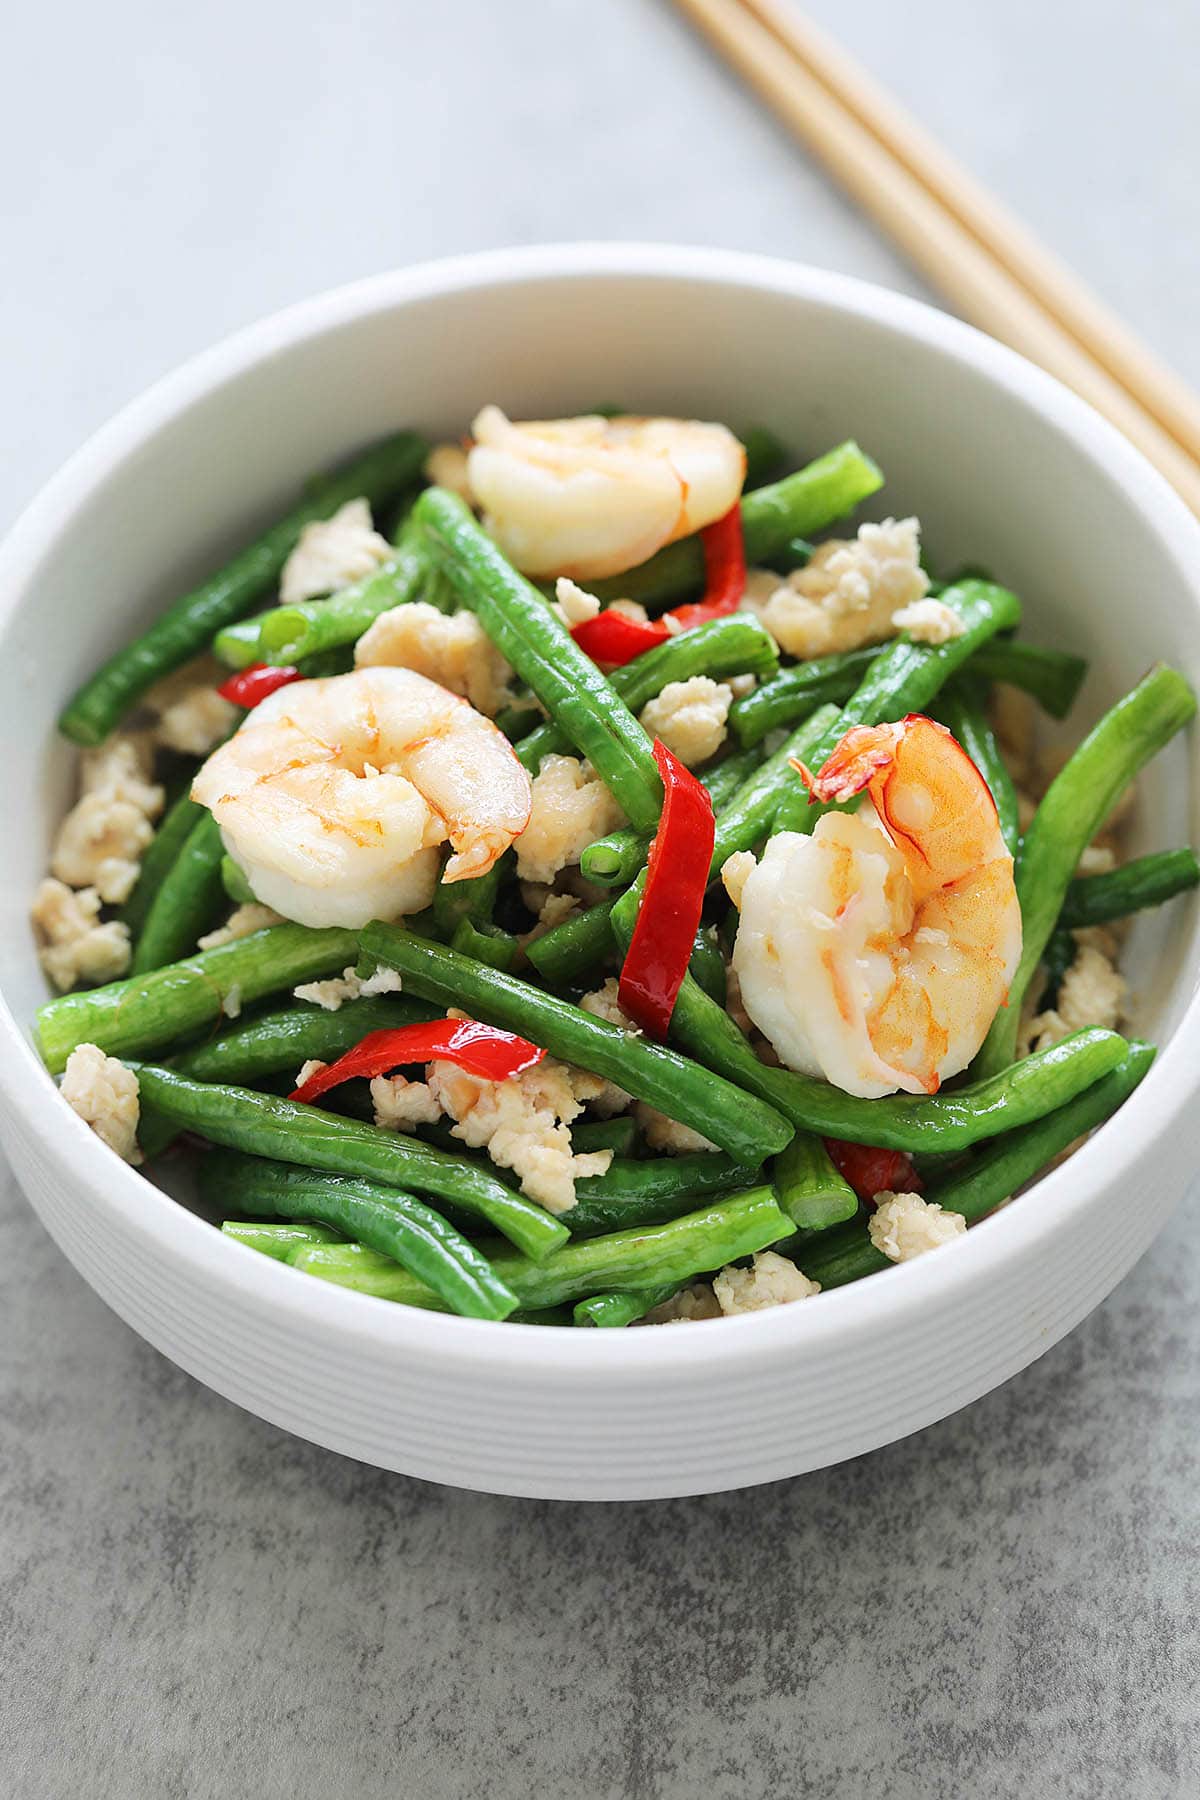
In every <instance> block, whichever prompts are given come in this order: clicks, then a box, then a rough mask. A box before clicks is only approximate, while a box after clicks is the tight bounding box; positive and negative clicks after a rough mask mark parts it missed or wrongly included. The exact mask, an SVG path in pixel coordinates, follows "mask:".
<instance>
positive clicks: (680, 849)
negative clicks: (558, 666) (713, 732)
mask: <svg viewBox="0 0 1200 1800" xmlns="http://www.w3.org/2000/svg"><path fill="white" fill-rule="evenodd" d="M654 760H655V762H656V763H657V764H658V772H659V774H660V775H661V776H662V781H663V809H662V817H661V818H660V819H659V822H658V830H657V831H656V832H655V834H654V842H653V843H652V844H651V846H650V856H649V859H648V863H647V869H646V892H645V894H644V895H643V896H642V906H641V911H640V912H639V913H638V919H637V924H636V925H635V926H634V929H633V937H632V938H631V939H630V943H629V949H628V952H627V953H626V956H625V963H624V966H623V968H622V970H621V980H620V984H619V988H618V995H619V998H620V1003H621V1006H622V1008H623V1010H624V1011H625V1012H626V1013H628V1015H629V1017H630V1018H631V1019H633V1020H634V1021H635V1023H637V1024H638V1025H640V1026H641V1027H642V1029H643V1031H646V1032H648V1033H649V1034H650V1036H651V1037H654V1038H658V1039H660V1040H661V1039H662V1038H665V1037H666V1035H667V1027H668V1026H669V1025H670V1023H671V1014H672V1013H673V1012H674V1010H675V1000H676V997H677V996H678V993H679V989H680V985H681V984H682V982H683V978H684V976H685V975H686V974H687V967H688V962H689V960H690V958H691V954H692V944H693V941H694V939H695V936H696V928H697V926H698V925H699V923H700V913H701V909H702V908H703V906H704V890H705V888H706V887H707V886H708V869H709V864H710V863H711V861H712V853H713V839H714V835H715V830H716V827H715V823H714V820H713V805H712V800H711V799H710V798H709V794H708V790H707V788H705V787H704V786H703V785H702V784H701V783H700V782H699V781H697V780H696V777H695V776H694V775H693V774H692V773H691V772H690V770H688V769H685V768H684V766H683V764H682V763H681V762H680V761H679V759H678V757H675V756H672V754H671V752H670V751H669V750H668V749H667V747H666V745H665V744H663V743H660V741H659V740H658V739H657V738H655V740H654Z"/></svg>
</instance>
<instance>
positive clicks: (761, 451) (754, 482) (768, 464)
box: [737, 425, 787, 489]
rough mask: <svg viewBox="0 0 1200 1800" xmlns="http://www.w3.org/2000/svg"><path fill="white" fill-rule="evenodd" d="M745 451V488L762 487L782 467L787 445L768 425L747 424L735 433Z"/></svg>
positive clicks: (785, 457)
mask: <svg viewBox="0 0 1200 1800" xmlns="http://www.w3.org/2000/svg"><path fill="white" fill-rule="evenodd" d="M737 435H738V436H739V437H740V439H741V442H742V449H743V450H744V451H745V452H746V479H745V486H746V488H747V489H751V488H756V487H762V486H763V485H764V483H765V482H767V481H769V480H770V479H771V477H772V476H774V475H775V474H777V472H778V471H779V470H780V469H781V468H782V467H783V464H784V462H785V461H786V459H787V447H786V445H785V444H784V443H783V441H782V439H781V438H777V437H776V435H775V433H774V432H773V431H772V430H771V428H770V426H769V425H748V426H747V427H746V429H745V430H744V431H740V432H739V433H738V434H737Z"/></svg>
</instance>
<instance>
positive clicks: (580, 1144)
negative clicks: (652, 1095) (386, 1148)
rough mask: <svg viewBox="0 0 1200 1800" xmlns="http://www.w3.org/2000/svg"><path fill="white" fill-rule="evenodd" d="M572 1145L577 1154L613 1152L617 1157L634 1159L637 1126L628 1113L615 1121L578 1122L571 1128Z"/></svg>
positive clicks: (622, 1114) (584, 1120)
mask: <svg viewBox="0 0 1200 1800" xmlns="http://www.w3.org/2000/svg"><path fill="white" fill-rule="evenodd" d="M571 1145H572V1148H573V1149H574V1150H575V1151H576V1153H577V1154H579V1153H586V1152H587V1151H589V1150H611V1151H612V1153H613V1155H614V1156H615V1157H625V1156H628V1157H632V1156H633V1155H634V1153H635V1151H636V1150H637V1126H636V1125H635V1124H634V1122H633V1120H632V1119H631V1118H630V1117H629V1114H628V1113H620V1114H619V1115H618V1116H617V1117H616V1118H613V1119H582V1120H577V1121H576V1123H575V1124H574V1125H572V1127H571ZM611 1166H612V1165H611V1163H610V1165H609V1167H610V1168H611Z"/></svg>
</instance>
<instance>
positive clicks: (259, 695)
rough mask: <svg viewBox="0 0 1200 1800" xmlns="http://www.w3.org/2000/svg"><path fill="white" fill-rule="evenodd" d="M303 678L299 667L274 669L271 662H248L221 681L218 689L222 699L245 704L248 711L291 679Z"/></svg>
mask: <svg viewBox="0 0 1200 1800" xmlns="http://www.w3.org/2000/svg"><path fill="white" fill-rule="evenodd" d="M301 679H302V677H301V674H300V671H299V669H290V668H283V669H274V668H272V667H271V665H270V663H247V665H246V667H245V668H244V669H239V670H238V672H237V674H236V675H231V676H230V677H229V680H228V681H224V682H222V683H221V686H220V687H219V688H218V689H217V692H218V694H220V696H221V698H222V700H232V701H233V704H234V705H235V706H244V707H245V708H246V710H247V712H249V711H250V709H251V707H254V706H257V705H258V703H259V701H260V700H265V699H266V697H267V695H268V694H273V693H274V692H275V689H276V688H281V687H286V686H287V684H288V682H289V681H300V680H301Z"/></svg>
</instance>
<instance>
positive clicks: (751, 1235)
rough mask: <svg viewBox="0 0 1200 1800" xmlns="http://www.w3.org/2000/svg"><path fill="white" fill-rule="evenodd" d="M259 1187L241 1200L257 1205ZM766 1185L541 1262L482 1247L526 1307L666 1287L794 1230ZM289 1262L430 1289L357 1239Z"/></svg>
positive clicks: (376, 1283) (362, 1287)
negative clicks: (362, 1248) (362, 1244)
mask: <svg viewBox="0 0 1200 1800" xmlns="http://www.w3.org/2000/svg"><path fill="white" fill-rule="evenodd" d="M256 1191H257V1190H256V1187H254V1186H251V1187H250V1188H249V1191H248V1192H247V1193H246V1194H245V1196H244V1198H243V1204H244V1205H245V1207H246V1209H247V1210H253V1209H254V1207H255V1204H256V1198H255V1195H256ZM792 1229H793V1227H792V1224H791V1221H790V1220H789V1219H788V1218H787V1217H786V1216H785V1215H784V1214H783V1213H781V1212H780V1210H779V1208H778V1206H776V1204H775V1200H774V1197H773V1195H772V1193H771V1190H770V1188H769V1187H755V1188H749V1189H746V1190H745V1191H744V1192H742V1193H736V1194H729V1195H727V1196H726V1198H725V1199H723V1200H714V1201H712V1202H710V1203H709V1204H708V1205H707V1206H704V1207H702V1208H700V1209H699V1210H698V1211H696V1212H692V1213H685V1214H684V1215H683V1216H682V1217H681V1218H678V1219H671V1220H670V1221H668V1222H667V1223H665V1224H662V1225H649V1226H644V1227H640V1228H637V1229H635V1230H631V1231H614V1232H611V1233H610V1234H609V1235H607V1236H605V1237H595V1238H588V1239H586V1240H584V1241H583V1242H579V1243H576V1242H571V1243H569V1244H565V1245H564V1246H563V1248H562V1249H561V1250H556V1251H555V1252H554V1254H553V1256H548V1257H547V1258H546V1260H545V1262H543V1263H536V1264H535V1263H531V1262H527V1261H525V1260H524V1259H523V1258H521V1257H517V1256H513V1255H512V1253H511V1252H509V1251H505V1250H504V1249H502V1248H497V1249H495V1250H493V1248H492V1246H491V1245H485V1246H483V1248H484V1251H485V1254H486V1255H487V1258H488V1261H489V1262H490V1263H491V1265H492V1268H493V1269H494V1270H495V1272H496V1274H497V1275H498V1276H499V1277H500V1279H501V1281H503V1282H504V1284H505V1286H506V1287H508V1288H510V1289H511V1290H512V1292H513V1293H514V1294H515V1295H516V1296H517V1299H518V1300H519V1302H520V1304H521V1305H522V1306H523V1307H546V1306H558V1305H561V1304H562V1303H563V1302H564V1301H573V1300H580V1299H583V1298H584V1297H586V1296H587V1295H588V1294H595V1293H609V1292H613V1291H618V1290H621V1291H623V1290H626V1289H638V1288H648V1287H655V1288H670V1289H671V1291H672V1292H674V1291H675V1290H676V1289H678V1288H679V1287H681V1286H682V1285H683V1283H684V1282H686V1281H690V1280H691V1279H692V1277H693V1276H695V1275H700V1274H704V1273H706V1272H707V1271H709V1270H711V1269H719V1268H723V1267H724V1266H725V1264H726V1263H730V1262H734V1261H736V1260H737V1258H738V1257H740V1256H751V1255H753V1254H754V1253H755V1252H756V1251H758V1250H765V1249H767V1248H768V1247H769V1246H770V1245H771V1244H774V1243H778V1241H779V1239H780V1238H783V1237H787V1236H790V1235H791V1233H792ZM290 1261H291V1264H292V1267H293V1268H296V1269H303V1270H304V1271H305V1272H306V1273H307V1274H309V1275H319V1276H321V1278H322V1279H323V1280H325V1281H336V1282H339V1283H340V1284H341V1285H342V1286H344V1287H352V1288H355V1289H357V1290H358V1292H360V1293H366V1294H376V1295H378V1296H379V1297H380V1298H382V1299H385V1300H397V1301H402V1302H404V1303H405V1304H407V1305H409V1306H426V1307H427V1306H429V1304H430V1298H429V1295H430V1290H429V1289H428V1288H424V1287H423V1286H422V1284H421V1283H419V1282H415V1281H413V1279H412V1277H411V1276H410V1275H407V1274H406V1273H405V1271H404V1270H403V1269H399V1268H397V1267H396V1265H395V1264H394V1263H388V1262H386V1261H385V1259H384V1258H383V1257H380V1256H373V1255H372V1254H371V1253H370V1252H369V1251H366V1250H361V1249H359V1247H358V1246H357V1245H355V1244H312V1245H307V1246H303V1247H301V1248H300V1249H298V1250H297V1251H294V1252H293V1254H292V1256H291V1258H290Z"/></svg>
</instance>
